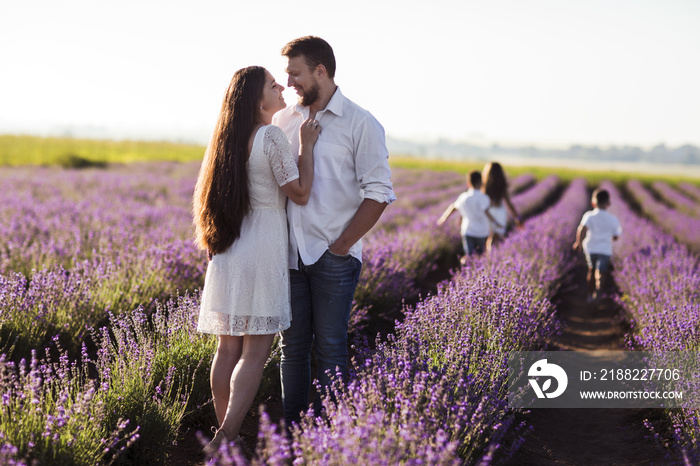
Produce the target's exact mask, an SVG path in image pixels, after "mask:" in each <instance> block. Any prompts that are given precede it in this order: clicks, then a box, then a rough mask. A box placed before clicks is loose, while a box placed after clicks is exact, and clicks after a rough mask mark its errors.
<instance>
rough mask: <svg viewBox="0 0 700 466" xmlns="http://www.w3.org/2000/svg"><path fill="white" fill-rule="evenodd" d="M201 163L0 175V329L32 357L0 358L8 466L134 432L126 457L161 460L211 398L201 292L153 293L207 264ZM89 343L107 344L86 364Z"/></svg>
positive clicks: (1, 432) (94, 446) (73, 453)
mask: <svg viewBox="0 0 700 466" xmlns="http://www.w3.org/2000/svg"><path fill="white" fill-rule="evenodd" d="M139 168H140V170H139ZM194 169H196V167H194V166H189V165H179V164H158V165H150V166H146V167H137V168H136V170H138V171H135V169H134V168H133V167H130V168H117V169H114V170H112V171H109V172H103V171H86V172H71V171H57V170H53V169H41V170H38V171H29V170H22V169H14V170H10V171H8V172H5V173H2V174H1V175H0V176H1V177H2V181H3V186H4V187H6V189H5V190H3V191H2V193H0V197H2V199H0V201H1V202H0V205H2V206H3V209H2V211H0V216H1V217H2V219H3V221H2V222H0V225H2V227H0V228H2V229H1V230H0V238H1V239H2V243H3V244H4V245H6V247H5V248H4V249H3V250H2V251H0V264H2V265H1V267H2V270H1V272H2V273H0V297H1V298H2V299H0V336H1V337H2V344H3V347H4V348H5V351H6V352H9V353H10V354H15V355H16V354H20V355H22V354H29V353H30V351H31V355H32V356H31V358H29V361H25V360H24V359H23V360H21V361H17V360H15V361H11V360H9V359H8V357H7V356H4V355H3V356H2V358H1V360H0V366H1V370H2V373H3V374H4V378H3V384H2V391H3V399H4V400H12V403H10V402H8V403H5V404H4V406H5V407H6V408H5V409H4V410H3V411H2V412H1V414H0V439H4V440H0V444H2V442H5V445H6V446H7V448H6V450H3V451H7V452H9V453H8V455H9V456H8V457H7V458H8V461H9V460H10V459H11V458H25V457H28V458H34V459H39V460H40V461H41V462H42V463H43V464H51V463H56V464H62V463H64V462H65V461H66V458H68V457H71V458H74V460H71V461H69V462H77V463H82V462H83V461H84V462H85V464H88V463H89V464H94V463H95V462H98V461H101V460H103V459H105V458H109V457H112V456H113V455H114V454H115V452H116V451H118V450H119V449H120V448H122V447H124V446H125V445H126V444H128V443H130V442H133V441H134V440H135V439H136V438H137V437H138V436H140V437H141V441H140V442H139V444H141V445H145V446H147V448H140V449H139V448H136V449H134V448H132V449H130V450H129V451H128V453H129V454H130V455H131V456H132V457H133V458H132V460H133V461H135V462H138V463H142V462H149V461H150V460H152V459H153V458H162V457H163V455H164V454H165V453H164V450H165V449H167V446H168V445H169V444H170V443H171V442H172V441H173V440H174V439H175V438H176V435H177V430H178V427H179V424H180V421H181V420H182V418H183V415H184V412H185V411H186V409H188V406H189V408H192V407H193V406H196V405H197V404H199V403H201V402H203V401H204V398H205V397H206V394H208V389H207V375H206V374H207V372H208V364H209V358H210V355H211V354H212V352H213V345H214V340H213V339H209V338H202V337H201V336H198V335H195V334H194V333H193V331H192V329H194V322H193V321H192V316H193V315H195V314H196V313H195V310H196V308H197V303H198V298H197V297H196V295H195V296H189V295H185V296H183V297H180V298H177V299H176V302H177V304H175V303H174V302H173V301H171V302H169V303H168V304H167V305H166V306H160V305H158V304H157V303H156V301H155V298H162V297H163V296H167V295H169V294H170V293H171V292H173V291H174V290H175V289H197V288H198V287H199V286H200V283H199V280H201V277H202V275H203V269H204V267H205V266H206V262H205V261H204V260H203V255H202V254H201V253H200V252H199V251H196V250H195V249H194V247H193V246H192V242H191V240H190V238H191V223H190V213H189V211H190V209H189V202H190V197H191V189H192V184H193V181H194V177H193V173H194ZM449 194H450V193H448V195H449ZM442 207H443V206H439V207H438V208H442ZM435 217H437V215H434V216H433V219H434V218H435ZM406 236H410V235H406ZM398 250H399V251H400V250H401V248H399V249H398ZM409 265H410V264H409ZM366 270H370V271H371V270H372V268H371V267H366ZM392 278H393V277H388V278H387V281H391V279H392ZM134 307H136V310H135V311H134V312H127V311H130V310H131V309H133V308H134ZM154 309H155V314H153V310H154ZM151 314H152V315H151ZM149 316H150V317H149ZM27 322H31V324H32V325H27ZM101 325H105V327H104V328H103V330H102V331H101V333H99V334H97V335H95V334H94V333H95V332H94V331H93V330H92V329H93V328H96V327H99V326H101ZM107 329H108V330H107ZM91 334H92V335H91ZM54 335H56V337H54ZM51 337H53V338H51ZM49 340H53V342H52V343H51V344H50V345H47V344H46V342H47V341H49ZM93 342H96V343H97V344H98V346H99V347H100V348H101V350H100V351H99V352H98V353H97V354H96V355H95V356H90V358H88V355H87V353H86V349H85V348H86V344H87V345H92V344H93ZM66 344H67V345H68V346H71V345H73V346H74V348H71V349H72V350H73V351H71V352H67V351H65V350H62V349H61V348H62V347H65V346H66ZM44 346H48V347H49V348H50V349H48V350H46V353H45V354H44V351H43V350H40V351H39V354H37V353H36V351H34V349H38V348H43V347H44ZM81 347H82V350H81V352H82V355H81V356H80V357H76V354H75V353H76V351H75V350H76V348H77V349H78V350H80V348H81ZM69 354H70V355H71V357H69ZM91 354H92V353H91ZM174 367H177V368H178V371H177V372H173V369H172V368H174ZM95 368H97V372H95V371H96V369H95ZM88 374H90V377H88ZM95 380H97V381H99V384H97V383H96V382H95ZM173 382H175V383H173ZM58 394H60V396H59V395H58ZM190 394H192V395H190ZM28 408H34V409H28ZM78 414H81V415H78ZM123 419H130V420H131V426H129V424H128V423H126V422H125V421H124V420H123ZM135 424H139V425H138V426H136V425H135ZM16 426H22V428H20V429H16ZM153 426H159V428H158V429H153V428H152V427H153ZM80 439H82V440H81V441H79V440H80ZM144 455H145V456H144Z"/></svg>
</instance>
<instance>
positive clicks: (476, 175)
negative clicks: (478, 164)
mask: <svg viewBox="0 0 700 466" xmlns="http://www.w3.org/2000/svg"><path fill="white" fill-rule="evenodd" d="M467 176H468V178H469V184H470V185H472V186H477V185H480V184H481V172H480V171H479V170H472V171H470V172H469V175H467Z"/></svg>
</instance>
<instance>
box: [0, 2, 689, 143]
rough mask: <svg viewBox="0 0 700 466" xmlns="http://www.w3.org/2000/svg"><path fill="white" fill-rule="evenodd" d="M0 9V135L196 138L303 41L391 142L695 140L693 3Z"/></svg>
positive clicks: (290, 96)
mask: <svg viewBox="0 0 700 466" xmlns="http://www.w3.org/2000/svg"><path fill="white" fill-rule="evenodd" d="M0 1H1V3H0V132H12V131H24V132H27V131H31V132H36V133H39V134H41V133H45V132H47V131H49V130H51V129H52V128H53V129H55V128H57V127H59V128H66V127H72V126H90V127H95V128H100V129H104V130H107V131H109V132H110V133H109V134H111V135H113V136H114V137H134V136H139V137H160V138H164V137H165V138H171V139H176V140H177V139H179V140H195V141H197V142H204V143H205V142H206V141H207V139H208V137H209V134H210V132H211V130H212V129H213V125H214V122H215V119H216V116H217V114H218V111H219V106H220V104H221V99H222V97H223V93H224V90H225V88H226V86H227V84H228V82H229V80H230V78H231V75H232V74H233V72H234V71H235V70H236V69H238V68H241V67H244V66H248V65H253V64H258V65H262V66H265V67H266V68H268V69H269V70H270V71H271V72H272V74H273V76H275V78H277V81H278V82H280V83H282V84H286V80H287V79H286V75H285V74H284V65H285V60H284V59H283V58H282V57H281V56H280V54H279V51H280V49H281V47H282V46H283V45H284V44H285V43H286V42H287V41H289V40H291V39H293V38H296V37H299V36H302V35H308V34H313V35H319V36H321V37H323V38H325V39H326V40H327V41H328V42H329V43H330V44H331V45H332V46H333V48H334V50H335V54H336V59H337V61H338V70H337V74H336V82H337V83H338V84H339V85H340V86H341V88H342V89H343V93H344V94H345V95H346V96H348V97H349V98H351V99H352V100H354V101H355V102H357V103H358V104H360V105H362V106H363V107H365V108H367V109H368V110H370V111H371V112H372V113H373V114H374V115H375V116H376V117H377V118H378V119H379V121H380V122H381V123H382V124H383V125H384V127H385V129H386V132H387V134H389V135H391V136H393V137H397V138H403V139H410V140H421V139H434V138H438V137H441V138H446V139H450V140H453V141H466V142H472V143H490V142H498V143H501V144H523V143H532V144H540V145H554V144H556V145H559V144H572V143H579V144H598V145H602V146H605V145H609V144H618V145H620V144H633V145H640V146H650V145H654V144H658V143H665V144H667V145H671V146H675V145H680V144H686V143H690V144H695V145H700V2H699V1H696V0H479V1H475V0H449V1H448V0H429V1H426V0H420V1H414V0H402V1H382V0H355V1H347V2H334V1H332V0H320V1H318V0H306V1H297V2H289V1H285V2H282V1H279V0H269V1H252V0H248V1H217V0H197V1H188V2H185V1H178V0H167V1H166V0H163V1H159V0H119V1H116V0H61V1H55V0H44V1H39V0H22V1H10V0H0ZM285 97H286V100H287V103H292V102H294V101H295V100H296V95H295V94H294V92H293V91H292V90H291V89H290V90H288V91H286V92H285Z"/></svg>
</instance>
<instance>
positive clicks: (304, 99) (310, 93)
mask: <svg viewBox="0 0 700 466" xmlns="http://www.w3.org/2000/svg"><path fill="white" fill-rule="evenodd" d="M318 91H319V88H318V83H316V82H315V83H314V85H313V86H311V87H310V88H309V90H305V91H304V93H303V94H302V95H300V96H299V103H300V104H301V105H302V106H304V107H308V106H309V105H311V104H313V103H314V102H316V100H318Z"/></svg>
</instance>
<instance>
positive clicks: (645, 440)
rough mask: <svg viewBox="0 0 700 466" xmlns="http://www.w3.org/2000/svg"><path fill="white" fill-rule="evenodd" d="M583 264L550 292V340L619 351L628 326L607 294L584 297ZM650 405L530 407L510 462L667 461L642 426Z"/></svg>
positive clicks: (651, 413)
mask: <svg viewBox="0 0 700 466" xmlns="http://www.w3.org/2000/svg"><path fill="white" fill-rule="evenodd" d="M585 275H586V266H585V264H584V263H583V262H582V261H581V263H579V264H578V265H577V267H576V269H575V270H574V274H573V277H572V281H571V283H570V285H569V286H568V287H565V289H563V290H561V291H560V293H559V294H558V295H557V296H556V297H555V305H556V307H557V311H558V318H559V319H560V322H561V325H562V333H561V335H558V336H557V337H556V338H554V339H553V340H552V341H551V343H552V345H553V346H554V347H555V348H553V350H556V349H560V350H565V351H589V350H623V349H625V348H624V335H625V333H626V332H627V331H628V325H627V323H626V322H625V320H624V317H623V316H624V314H623V311H622V309H620V307H619V306H618V305H616V304H615V302H614V301H613V300H611V299H601V300H599V302H597V303H588V302H586V287H585V280H586V278H585ZM660 412H661V410H654V409H575V408H572V409H532V410H531V411H530V413H529V414H528V415H527V417H526V422H527V423H528V424H529V425H531V426H532V431H531V432H530V433H529V434H528V435H527V437H526V440H525V443H524V445H523V446H522V448H521V449H520V450H519V452H518V453H517V454H516V455H515V457H513V458H511V460H509V461H508V462H507V463H506V464H507V465H509V466H511V465H538V466H539V465H542V466H548V465H639V464H644V465H652V464H655V465H669V464H679V462H678V461H676V460H673V459H671V458H670V457H669V456H667V453H666V451H665V450H664V449H663V448H662V447H661V446H660V445H659V444H658V443H656V442H655V441H654V440H653V439H652V438H651V437H650V433H649V431H648V430H647V429H646V428H645V427H644V420H645V419H653V418H657V417H659V415H660Z"/></svg>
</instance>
